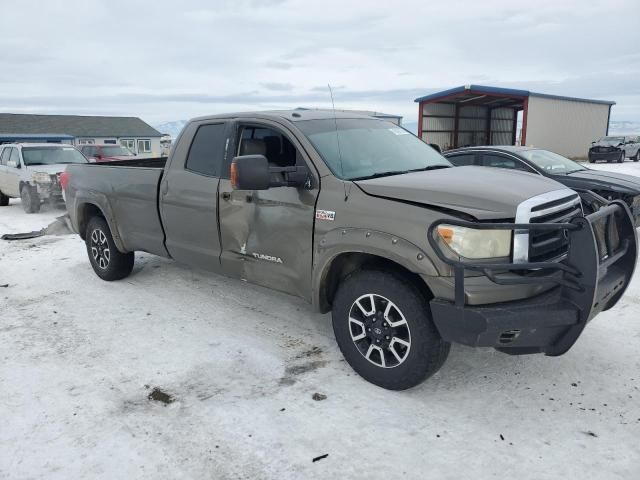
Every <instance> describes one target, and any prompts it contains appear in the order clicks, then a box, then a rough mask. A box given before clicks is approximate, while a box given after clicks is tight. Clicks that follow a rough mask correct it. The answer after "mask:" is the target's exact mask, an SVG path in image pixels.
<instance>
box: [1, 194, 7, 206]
mask: <svg viewBox="0 0 640 480" xmlns="http://www.w3.org/2000/svg"><path fill="white" fill-rule="evenodd" d="M8 205H9V197H7V196H6V195H5V194H4V193H2V192H0V207H6V206H8Z"/></svg>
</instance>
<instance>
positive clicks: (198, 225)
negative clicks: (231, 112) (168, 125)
mask: <svg viewBox="0 0 640 480" xmlns="http://www.w3.org/2000/svg"><path fill="white" fill-rule="evenodd" d="M181 137H183V138H184V140H187V141H183V140H181V141H179V142H178V143H177V144H176V147H177V148H176V149H175V151H174V152H173V155H172V157H171V159H170V163H169V164H167V171H166V172H165V175H164V177H163V179H162V182H161V184H160V215H161V218H162V223H163V225H164V230H165V236H166V247H167V250H168V251H169V254H170V255H171V256H172V257H173V258H174V259H176V260H178V261H180V262H184V263H186V264H188V265H192V266H195V267H198V268H203V269H206V270H211V271H218V270H219V268H220V237H219V231H218V183H219V181H220V175H221V174H222V168H223V163H224V155H225V147H226V139H227V123H226V122H225V121H224V120H219V121H208V122H202V123H199V122H194V123H191V124H189V126H188V127H187V130H185V131H184V132H183V133H182V134H181ZM188 139H192V140H191V141H188Z"/></svg>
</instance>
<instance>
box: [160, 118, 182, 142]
mask: <svg viewBox="0 0 640 480" xmlns="http://www.w3.org/2000/svg"><path fill="white" fill-rule="evenodd" d="M186 123H187V120H174V121H173V122H165V123H160V124H158V125H153V128H155V129H156V130H158V131H159V132H160V133H163V134H165V133H166V134H167V135H171V137H172V138H176V137H177V136H178V134H179V133H180V132H181V131H182V128H183V127H184V126H185V124H186Z"/></svg>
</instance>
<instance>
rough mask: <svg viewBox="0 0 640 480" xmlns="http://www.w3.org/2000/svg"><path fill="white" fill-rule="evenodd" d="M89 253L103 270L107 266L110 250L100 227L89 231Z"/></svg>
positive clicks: (109, 259)
mask: <svg viewBox="0 0 640 480" xmlns="http://www.w3.org/2000/svg"><path fill="white" fill-rule="evenodd" d="M91 255H92V256H93V260H94V261H95V262H96V264H97V265H98V266H99V267H100V268H101V269H103V270H105V269H106V268H107V267H108V266H109V262H110V261H111V251H110V250H109V243H108V242H107V236H106V235H105V234H104V232H103V231H102V230H100V229H95V230H94V231H93V232H91Z"/></svg>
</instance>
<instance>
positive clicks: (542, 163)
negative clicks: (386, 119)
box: [444, 146, 640, 226]
mask: <svg viewBox="0 0 640 480" xmlns="http://www.w3.org/2000/svg"><path fill="white" fill-rule="evenodd" d="M444 156H445V157H447V159H449V161H450V162H451V163H453V164H454V165H455V166H462V165H479V166H484V167H499V168H508V169H512V170H522V171H525V172H530V173H535V174H538V175H543V176H545V177H549V178H552V179H554V180H556V181H557V182H560V183H562V184H564V185H566V186H567V187H569V188H571V189H573V190H576V191H577V192H584V191H589V192H593V193H595V194H597V195H599V196H600V197H603V198H604V199H606V200H618V199H619V200H624V202H625V203H626V204H627V205H629V208H630V209H631V210H632V212H633V216H634V219H635V222H636V226H640V177H635V176H633V175H625V174H623V173H616V172H603V171H600V170H592V169H590V168H587V167H584V166H582V165H580V164H579V163H577V162H574V161H573V160H569V159H568V158H565V157H563V156H562V155H558V154H557V153H553V152H550V151H548V150H541V149H538V148H531V147H512V146H500V147H467V148H459V149H456V150H449V151H448V152H445V153H444ZM586 203H587V202H585V201H584V199H583V206H584V207H585V208H588V207H589V205H587V204H586ZM594 209H595V206H592V208H588V210H594ZM585 213H588V212H585Z"/></svg>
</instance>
